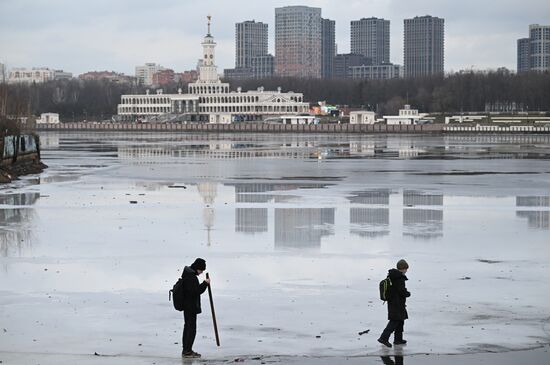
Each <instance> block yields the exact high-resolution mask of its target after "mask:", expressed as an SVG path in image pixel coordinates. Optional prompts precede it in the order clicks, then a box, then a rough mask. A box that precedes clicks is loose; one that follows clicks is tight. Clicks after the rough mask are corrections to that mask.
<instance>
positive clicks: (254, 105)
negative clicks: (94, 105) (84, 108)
mask: <svg viewBox="0 0 550 365" xmlns="http://www.w3.org/2000/svg"><path fill="white" fill-rule="evenodd" d="M202 49H203V55H202V59H201V62H200V64H199V78H198V80H197V81H196V82H195V83H191V84H189V85H188V93H187V94H183V93H182V91H181V90H179V92H178V93H177V94H163V93H162V90H157V92H156V94H149V93H147V94H145V95H123V96H122V98H121V103H120V104H119V105H118V118H119V119H121V120H128V121H130V120H134V121H135V120H146V119H150V117H160V119H158V118H157V119H156V120H164V121H191V122H193V121H201V122H209V123H224V124H226V123H231V122H234V121H258V120H263V118H264V117H265V116H273V115H297V114H304V113H308V112H309V104H308V103H304V101H303V95H302V94H301V93H294V92H286V93H284V92H282V91H281V89H280V88H279V89H278V90H277V91H265V90H264V89H263V88H262V87H260V88H258V89H257V90H254V91H246V92H243V91H242V90H241V89H240V88H239V89H238V90H237V91H230V90H229V84H228V83H223V82H221V80H220V78H219V75H218V68H217V66H216V64H215V49H216V43H215V42H214V37H212V35H211V34H210V19H209V23H208V34H207V35H206V37H205V38H204V40H203V42H202ZM163 114H166V116H162V115H163ZM170 116H171V117H170Z"/></svg>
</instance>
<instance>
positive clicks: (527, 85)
mask: <svg viewBox="0 0 550 365" xmlns="http://www.w3.org/2000/svg"><path fill="white" fill-rule="evenodd" d="M260 86H263V87H264V88H265V90H277V88H278V87H281V88H282V90H283V91H295V92H302V93H303V94H304V99H305V100H306V101H308V102H310V103H312V104H316V103H317V101H320V100H325V101H327V102H328V103H330V104H338V105H348V106H350V107H357V108H365V109H369V110H373V111H376V112H377V113H379V114H393V113H396V112H397V110H398V109H399V108H401V107H402V106H403V104H406V103H408V104H411V105H412V106H413V107H415V108H417V109H419V110H420V111H421V112H431V113H434V112H435V113H457V112H462V111H463V112H468V111H481V112H483V111H485V110H486V109H487V108H489V109H491V110H495V111H498V110H515V111H548V110H550V73H525V74H513V73H510V72H492V73H476V72H469V73H460V74H453V75H449V76H445V77H443V76H434V77H428V78H419V79H394V80H362V81H359V80H348V79H334V80H316V79H297V78H270V79H263V80H244V81H233V82H231V87H232V89H233V90H236V89H237V88H238V87H242V89H243V90H244V91H246V90H255V89H257V88H258V87H260ZM179 88H181V89H182V90H183V91H184V92H186V91H187V85H185V84H172V85H169V86H168V87H164V93H176V92H177V90H178V89H179ZM145 89H146V87H143V86H137V85H133V84H119V83H114V82H110V81H108V80H90V81H83V80H76V79H74V80H59V81H51V82H47V83H44V84H31V85H28V84H20V85H6V84H1V85H0V116H5V115H8V116H28V115H36V116H39V115H40V114H41V113H45V112H53V113H59V114H60V116H61V119H62V120H64V121H71V120H82V119H88V120H103V119H110V118H111V116H112V115H114V114H116V113H117V105H118V104H119V103H120V97H121V95H123V94H136V93H137V94H143V93H145ZM151 92H152V93H154V92H155V91H154V90H152V91H151Z"/></svg>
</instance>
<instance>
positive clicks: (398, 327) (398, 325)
mask: <svg viewBox="0 0 550 365" xmlns="http://www.w3.org/2000/svg"><path fill="white" fill-rule="evenodd" d="M404 325H405V321H396V320H393V319H390V321H389V322H388V325H387V326H386V328H385V329H384V331H383V332H382V334H381V335H380V338H381V339H382V340H385V341H388V340H389V339H390V335H391V334H392V332H395V334H394V337H393V338H394V341H401V340H403V326H404Z"/></svg>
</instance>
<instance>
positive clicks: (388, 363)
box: [380, 356, 403, 365]
mask: <svg viewBox="0 0 550 365" xmlns="http://www.w3.org/2000/svg"><path fill="white" fill-rule="evenodd" d="M380 358H381V359H382V362H383V363H384V365H403V356H394V357H393V358H394V359H395V360H392V359H391V357H390V356H380Z"/></svg>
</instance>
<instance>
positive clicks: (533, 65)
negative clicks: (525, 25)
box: [529, 24, 550, 72]
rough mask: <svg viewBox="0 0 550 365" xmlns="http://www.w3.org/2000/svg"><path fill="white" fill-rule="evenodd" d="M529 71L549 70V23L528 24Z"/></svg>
mask: <svg viewBox="0 0 550 365" xmlns="http://www.w3.org/2000/svg"><path fill="white" fill-rule="evenodd" d="M529 40H530V47H529V49H530V54H529V60H530V62H529V69H530V70H531V71H541V72H542V71H550V25H539V24H531V25H530V26H529Z"/></svg>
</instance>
